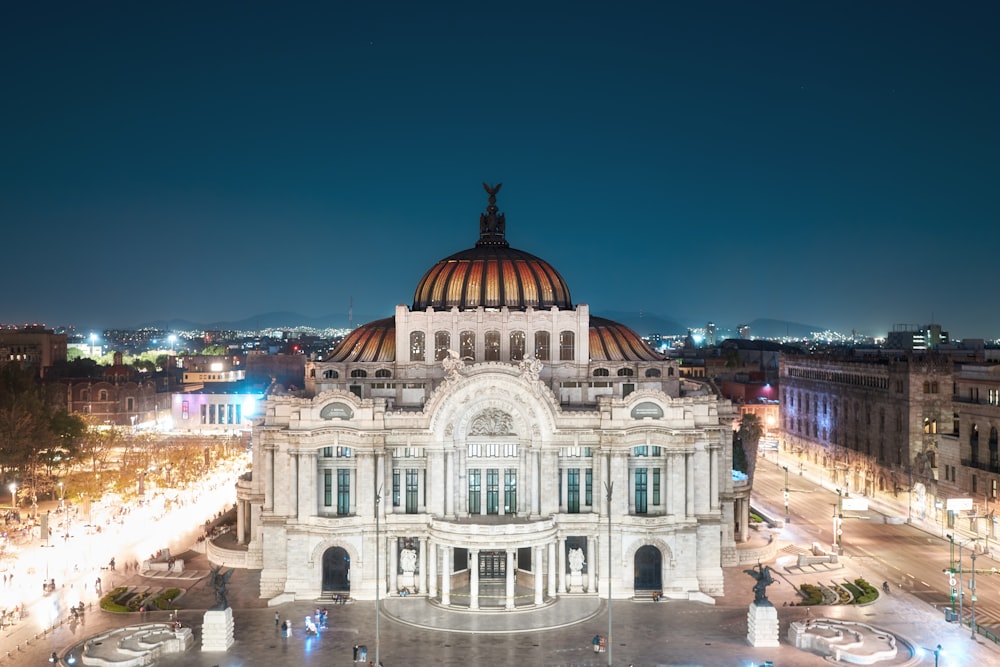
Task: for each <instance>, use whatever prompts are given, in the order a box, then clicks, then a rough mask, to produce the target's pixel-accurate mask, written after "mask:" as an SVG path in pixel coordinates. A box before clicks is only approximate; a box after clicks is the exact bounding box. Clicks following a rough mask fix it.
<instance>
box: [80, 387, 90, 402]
mask: <svg viewBox="0 0 1000 667" xmlns="http://www.w3.org/2000/svg"><path fill="white" fill-rule="evenodd" d="M80 400H81V401H89V400H90V390H89V389H84V390H83V391H81V392H80Z"/></svg>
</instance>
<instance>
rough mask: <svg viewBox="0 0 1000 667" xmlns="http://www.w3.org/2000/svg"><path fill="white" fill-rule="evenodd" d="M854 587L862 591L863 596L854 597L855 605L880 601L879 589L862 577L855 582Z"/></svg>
mask: <svg viewBox="0 0 1000 667" xmlns="http://www.w3.org/2000/svg"><path fill="white" fill-rule="evenodd" d="M854 585H855V586H857V587H858V588H860V589H861V595H855V596H854V602H855V603H857V604H865V603H868V602H872V601H874V600H876V599H878V589H877V588H875V587H874V586H872V585H871V584H869V583H868V582H867V581H865V580H864V579H862V578H861V577H858V578H857V579H855V580H854Z"/></svg>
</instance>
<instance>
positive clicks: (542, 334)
mask: <svg viewBox="0 0 1000 667" xmlns="http://www.w3.org/2000/svg"><path fill="white" fill-rule="evenodd" d="M549 341H550V338H549V332H548V331H536V332H535V359H539V360H541V361H548V360H549V347H550V342H549Z"/></svg>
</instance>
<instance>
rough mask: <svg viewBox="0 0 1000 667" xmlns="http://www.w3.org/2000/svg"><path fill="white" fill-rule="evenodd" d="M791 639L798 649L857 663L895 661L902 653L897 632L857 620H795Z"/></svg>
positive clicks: (789, 628) (790, 629)
mask: <svg viewBox="0 0 1000 667" xmlns="http://www.w3.org/2000/svg"><path fill="white" fill-rule="evenodd" d="M788 640H789V642H790V643H791V644H792V645H793V646H795V647H796V648H798V649H802V650H804V651H809V652H811V653H816V654H819V655H822V656H826V657H829V658H832V659H833V660H835V661H839V662H846V663H850V664H853V665H872V664H875V663H877V662H882V661H883V660H893V659H895V657H896V654H897V653H898V650H897V647H896V637H895V635H893V634H891V633H888V632H885V631H884V630H880V629H878V628H875V627H873V626H871V625H867V624H865V623H855V622H853V621H838V620H833V619H816V620H810V621H794V622H792V623H791V624H790V625H789V627H788Z"/></svg>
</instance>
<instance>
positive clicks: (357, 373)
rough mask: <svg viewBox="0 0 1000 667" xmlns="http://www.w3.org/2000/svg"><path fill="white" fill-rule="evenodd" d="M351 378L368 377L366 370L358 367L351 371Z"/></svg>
mask: <svg viewBox="0 0 1000 667" xmlns="http://www.w3.org/2000/svg"><path fill="white" fill-rule="evenodd" d="M351 377H352V378H366V377H368V371H363V370H361V369H360V368H355V369H354V370H353V371H351Z"/></svg>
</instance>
